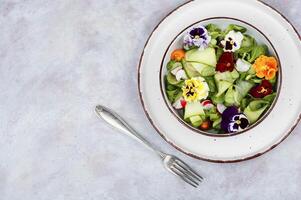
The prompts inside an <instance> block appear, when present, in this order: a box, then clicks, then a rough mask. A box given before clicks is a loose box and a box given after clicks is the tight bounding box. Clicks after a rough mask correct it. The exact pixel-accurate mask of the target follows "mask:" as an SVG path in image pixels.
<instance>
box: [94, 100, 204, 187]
mask: <svg viewBox="0 0 301 200" xmlns="http://www.w3.org/2000/svg"><path fill="white" fill-rule="evenodd" d="M95 112H96V114H97V116H99V117H100V118H102V119H103V120H105V121H106V122H107V123H109V124H110V125H111V126H113V127H114V128H116V129H118V130H120V131H121V132H123V133H125V134H127V135H128V136H131V137H132V138H133V139H135V140H137V141H138V142H140V143H142V144H144V146H145V147H147V148H148V149H150V150H152V151H154V152H155V153H156V154H157V155H158V156H159V157H160V158H161V160H162V161H163V164H164V166H165V168H166V169H167V170H168V171H170V172H171V173H173V174H174V175H176V176H178V177H180V178H181V179H182V180H183V181H185V182H186V183H188V184H190V185H191V186H193V187H197V186H198V185H199V183H200V182H202V181H203V177H202V176H200V175H198V174H197V173H196V172H195V171H194V170H192V169H191V168H190V167H189V166H188V165H187V164H186V163H184V162H183V161H182V160H180V159H179V158H177V157H176V156H173V155H169V154H166V153H163V152H162V151H159V150H157V149H156V148H154V147H153V145H152V144H151V143H149V142H148V141H147V140H146V139H144V138H143V137H142V136H141V135H140V134H139V133H138V132H137V131H135V130H134V129H133V128H132V127H131V126H130V125H128V124H127V123H126V122H125V121H124V120H123V119H122V118H121V117H120V116H119V115H117V114H116V113H115V112H114V111H112V110H110V109H109V108H106V107H104V106H101V105H97V106H96V107H95Z"/></svg>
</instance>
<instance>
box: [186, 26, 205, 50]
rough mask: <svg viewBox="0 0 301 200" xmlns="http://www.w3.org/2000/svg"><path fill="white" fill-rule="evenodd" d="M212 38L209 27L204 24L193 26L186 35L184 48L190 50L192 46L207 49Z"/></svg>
mask: <svg viewBox="0 0 301 200" xmlns="http://www.w3.org/2000/svg"><path fill="white" fill-rule="evenodd" d="M210 40H211V36H210V35H209V34H208V32H207V29H206V28H205V27H203V26H199V27H195V28H192V29H191V30H190V31H188V32H187V34H186V35H185V36H184V49H186V50H189V49H190V48H192V47H198V48H200V49H205V48H206V47H207V46H208V44H209V42H210Z"/></svg>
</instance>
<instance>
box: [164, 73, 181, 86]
mask: <svg viewBox="0 0 301 200" xmlns="http://www.w3.org/2000/svg"><path fill="white" fill-rule="evenodd" d="M166 80H167V82H168V83H169V84H171V85H177V84H178V83H180V82H181V81H178V80H177V79H176V77H175V76H174V75H173V74H172V73H171V72H168V73H167V75H166Z"/></svg>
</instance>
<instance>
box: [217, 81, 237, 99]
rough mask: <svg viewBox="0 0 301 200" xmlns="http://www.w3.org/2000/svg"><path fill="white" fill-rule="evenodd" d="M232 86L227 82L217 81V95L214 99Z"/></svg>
mask: <svg viewBox="0 0 301 200" xmlns="http://www.w3.org/2000/svg"><path fill="white" fill-rule="evenodd" d="M232 85H233V83H231V82H228V81H219V82H217V90H218V92H217V94H216V95H215V96H216V97H220V96H221V95H222V94H224V92H225V91H226V90H227V89H228V88H230V87H231V86H232Z"/></svg>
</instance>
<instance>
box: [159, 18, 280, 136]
mask: <svg viewBox="0 0 301 200" xmlns="http://www.w3.org/2000/svg"><path fill="white" fill-rule="evenodd" d="M246 32H247V29H246V28H245V27H242V26H239V25H235V24H230V25H229V26H228V27H227V28H226V29H225V30H222V29H221V28H219V27H218V26H217V25H215V24H208V25H207V26H206V27H203V26H197V27H193V28H191V29H190V30H188V31H187V33H186V34H185V35H184V37H183V47H182V48H181V49H175V50H173V52H172V53H171V55H170V61H169V62H168V64H167V66H166V67H167V73H166V75H165V87H166V88H165V89H166V90H165V91H166V95H167V97H168V100H169V101H170V103H171V104H172V106H173V107H174V109H175V110H176V111H177V113H178V114H179V116H180V117H181V118H182V119H183V120H185V121H186V122H187V123H189V124H190V125H192V126H193V127H196V128H198V129H200V130H203V131H206V132H209V133H217V134H227V133H235V132H239V131H242V130H244V129H247V128H248V127H249V126H250V125H251V124H253V123H255V122H256V121H258V120H259V119H260V117H261V116H262V115H263V114H264V113H265V112H266V111H267V110H268V108H269V107H270V106H271V104H272V102H273V100H274V98H275V96H276V88H277V76H278V61H277V59H276V58H275V57H274V56H272V55H270V54H269V51H268V48H267V46H266V45H264V44H258V43H257V42H256V40H255V39H254V38H253V37H252V36H251V35H248V34H247V33H246Z"/></svg>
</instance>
